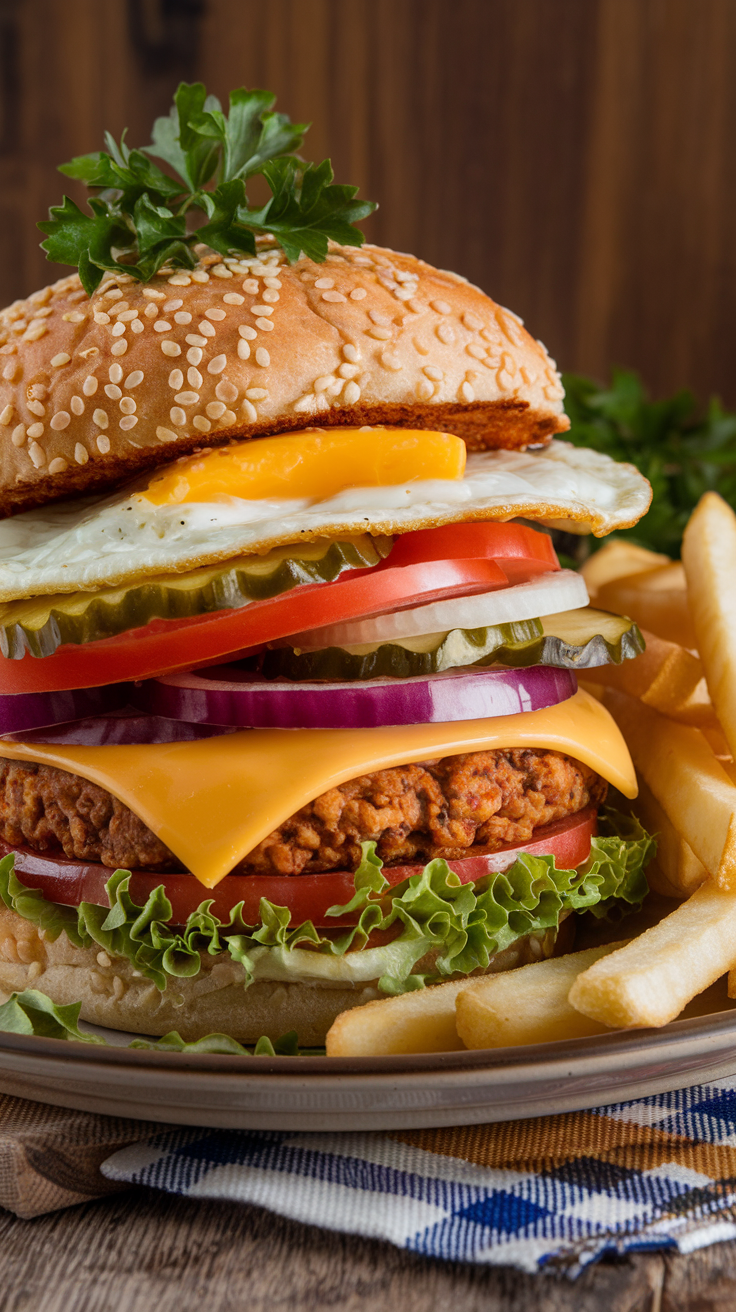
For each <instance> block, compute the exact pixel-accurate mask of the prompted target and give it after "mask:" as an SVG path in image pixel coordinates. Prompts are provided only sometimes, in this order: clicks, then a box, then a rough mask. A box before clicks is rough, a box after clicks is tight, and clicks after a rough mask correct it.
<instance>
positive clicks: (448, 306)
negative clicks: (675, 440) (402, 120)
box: [0, 245, 569, 516]
mask: <svg viewBox="0 0 736 1312" xmlns="http://www.w3.org/2000/svg"><path fill="white" fill-rule="evenodd" d="M562 396H563V392H562V386H561V384H560V380H559V376H558V374H557V372H556V368H555V365H554V362H553V361H552V360H551V359H550V357H549V356H548V355H547V353H546V351H545V349H544V347H543V346H542V345H541V344H540V343H538V342H535V341H534V340H533V339H532V338H531V337H530V336H529V334H528V333H527V332H526V331H525V329H524V328H523V327H522V325H521V321H520V320H519V319H518V318H517V317H516V315H514V314H512V313H511V312H510V311H508V310H504V309H502V308H501V307H500V306H498V305H496V304H495V302H494V301H492V300H491V299H490V298H489V297H488V296H485V295H484V293H483V292H481V291H479V290H478V288H476V287H473V286H471V285H470V284H469V283H468V282H466V281H465V280H464V279H463V278H460V277H459V276H458V275H457V274H454V273H446V272H443V271H440V270H437V269H434V268H432V267H431V265H428V264H425V263H423V261H421V260H418V259H415V258H414V256H411V255H399V254H396V253H394V252H393V251H388V250H383V249H382V248H380V247H375V246H364V247H363V248H362V249H361V250H356V249H353V248H352V247H341V246H336V245H335V246H333V247H332V248H331V251H330V254H329V255H328V257H327V261H326V262H325V263H324V264H315V263H314V262H313V261H312V260H309V259H306V258H303V259H300V260H299V261H298V262H297V263H296V264H293V265H289V264H288V263H286V261H285V257H284V255H283V252H282V251H281V250H280V249H279V248H275V247H270V246H268V245H264V246H263V247H261V250H260V253H259V257H258V258H257V259H253V260H242V261H236V260H225V261H224V262H223V261H222V260H221V259H220V257H219V256H216V255H213V254H203V255H202V256H201V258H200V261H199V264H198V266H197V268H196V269H195V270H193V271H192V272H191V273H190V272H184V271H177V272H172V271H171V270H168V271H166V272H163V271H162V272H161V273H159V275H158V276H157V277H155V278H154V279H153V280H152V281H151V282H150V283H146V284H140V283H137V282H135V281H134V280H133V279H132V278H129V277H128V276H122V277H113V276H112V275H108V276H106V277H105V279H104V280H103V283H102V284H101V286H100V288H99V289H98V291H97V292H95V294H94V295H93V296H92V297H88V296H87V294H86V293H85V292H84V290H83V289H82V287H81V286H80V283H79V278H78V277H77V275H76V274H74V275H72V276H71V277H69V278H64V279H62V280H61V281H60V282H57V283H55V284H54V285H53V286H52V287H46V288H44V290H43V291H39V292H35V293H34V294H33V295H32V296H30V297H29V298H28V300H26V301H16V302H15V304H14V305H11V306H10V307H9V308H8V309H7V310H4V311H2V312H1V313H0V449H1V450H2V465H1V467H0V516H6V515H12V514H16V513H17V512H18V511H21V510H26V509H30V508H31V507H33V506H39V505H43V504H45V503H46V502H49V501H53V500H56V499H58V498H61V497H68V496H71V495H77V494H79V493H84V492H91V491H93V490H95V491H100V490H104V489H105V488H108V487H113V486H115V485H116V484H117V483H119V482H121V481H122V480H124V479H126V478H129V477H131V476H132V475H134V474H136V473H137V472H138V471H141V470H144V469H149V468H152V467H153V466H155V465H160V464H164V463H166V462H167V461H170V460H173V459H175V458H176V457H177V456H179V455H182V454H185V453H186V452H189V451H192V450H193V449H195V448H197V447H202V446H203V445H206V446H213V445H221V444H222V443H224V442H227V441H229V440H230V439H232V438H239V439H242V438H251V437H258V436H262V435H264V434H267V433H278V432H284V431H293V430H295V429H299V428H306V427H312V426H314V425H315V423H318V424H319V425H320V426H322V427H325V426H327V425H331V424H341V425H351V426H354V425H358V426H360V425H363V424H385V425H396V426H400V427H405V428H425V429H435V430H441V431H445V432H450V433H456V434H457V435H458V436H460V437H462V438H464V439H465V441H466V443H467V445H468V448H469V449H470V450H484V449H492V448H503V449H523V448H525V447H526V446H528V445H530V444H538V443H546V442H547V441H549V439H550V438H551V436H552V435H553V434H554V433H561V432H564V431H565V430H566V429H567V428H568V427H569V422H568V419H567V417H566V415H565V413H564V411H563V408H562Z"/></svg>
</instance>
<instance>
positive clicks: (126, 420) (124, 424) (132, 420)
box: [118, 415, 138, 433]
mask: <svg viewBox="0 0 736 1312" xmlns="http://www.w3.org/2000/svg"><path fill="white" fill-rule="evenodd" d="M137 423H138V416H137V415H123V417H122V419H121V420H120V423H119V425H118V427H119V428H122V429H123V432H125V433H128V432H130V429H131V428H135V426H136V424H137Z"/></svg>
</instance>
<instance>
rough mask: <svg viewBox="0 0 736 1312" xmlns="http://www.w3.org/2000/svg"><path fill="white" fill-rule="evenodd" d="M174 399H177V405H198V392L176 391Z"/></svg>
mask: <svg viewBox="0 0 736 1312" xmlns="http://www.w3.org/2000/svg"><path fill="white" fill-rule="evenodd" d="M174 400H175V401H178V402H179V405H198V404H199V392H178V393H177V395H176V396H175V397H174Z"/></svg>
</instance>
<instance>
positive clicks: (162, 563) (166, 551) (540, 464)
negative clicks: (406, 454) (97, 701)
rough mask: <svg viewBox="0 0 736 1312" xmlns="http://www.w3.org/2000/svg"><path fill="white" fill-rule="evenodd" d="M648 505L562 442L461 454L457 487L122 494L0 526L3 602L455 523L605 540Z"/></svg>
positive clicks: (618, 468) (638, 485)
mask: <svg viewBox="0 0 736 1312" xmlns="http://www.w3.org/2000/svg"><path fill="white" fill-rule="evenodd" d="M650 500H651V488H650V486H649V483H648V482H647V480H646V479H645V478H643V477H642V475H641V474H640V473H639V472H638V470H636V469H635V468H634V466H633V465H626V464H619V463H617V462H616V461H613V460H611V459H609V457H608V456H604V455H600V454H599V453H598V452H595V451H590V450H587V449H579V448H577V447H574V446H571V445H570V443H568V442H551V443H550V445H549V446H547V447H545V448H544V449H542V450H539V451H526V452H523V451H484V452H480V453H476V454H472V455H469V456H468V462H467V467H466V470H465V476H464V478H462V479H458V480H453V479H431V480H420V481H417V482H416V483H406V484H402V485H400V486H398V485H396V486H389V487H368V488H350V489H349V490H347V491H344V492H340V493H338V495H337V496H332V497H327V498H325V499H324V500H313V499H298V498H284V499H278V500H270V501H248V500H245V499H243V498H241V497H218V498H217V499H216V500H213V501H208V502H184V503H182V504H179V505H164V506H156V505H154V504H153V503H152V502H150V501H148V500H147V499H146V498H145V497H144V496H142V495H141V493H140V492H131V490H130V487H128V488H126V489H122V490H121V491H119V492H117V493H115V494H114V495H112V496H108V497H105V498H89V497H88V498H85V499H81V500H75V501H67V502H60V503H58V504H54V505H48V506H43V507H41V508H40V509H38V510H29V511H26V512H25V514H22V515H17V516H15V517H14V518H12V519H6V520H3V521H2V522H0V601H11V600H14V599H16V598H20V597H34V596H43V595H45V594H48V593H54V592H78V591H94V590H95V589H96V588H101V587H105V586H108V585H110V584H118V583H125V582H127V581H128V580H129V579H134V578H140V577H142V576H146V575H153V574H161V573H164V572H166V571H171V572H184V571H186V570H189V569H195V568H196V567H197V566H199V565H205V564H209V563H211V562H214V561H218V560H227V559H229V558H230V557H232V556H236V555H242V554H260V553H263V552H266V551H269V550H270V549H271V548H272V547H275V546H280V545H282V544H284V543H292V542H294V543H298V542H300V541H311V540H312V539H314V538H317V537H324V536H325V535H327V536H330V537H337V536H339V535H340V534H350V533H365V532H371V533H386V534H390V533H402V532H407V531H409V530H411V529H419V528H428V527H431V526H434V525H438V524H448V523H453V522H456V521H460V520H472V519H482V520H508V519H513V518H515V517H517V516H521V517H524V518H525V519H531V520H535V521H537V522H538V523H541V524H545V525H547V526H550V527H558V528H564V529H567V530H569V531H571V532H574V533H589V532H592V533H594V534H595V535H596V536H597V537H602V536H603V535H604V534H606V533H610V532H612V531H613V530H614V529H622V528H626V527H629V526H630V525H631V524H635V523H636V522H637V520H639V519H640V518H641V516H642V515H643V514H644V513H645V511H646V510H647V507H648V505H649V502H650Z"/></svg>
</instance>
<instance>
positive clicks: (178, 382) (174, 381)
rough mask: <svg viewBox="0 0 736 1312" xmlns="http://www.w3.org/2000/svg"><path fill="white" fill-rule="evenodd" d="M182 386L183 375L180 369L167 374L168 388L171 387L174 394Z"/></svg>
mask: <svg viewBox="0 0 736 1312" xmlns="http://www.w3.org/2000/svg"><path fill="white" fill-rule="evenodd" d="M183 386H184V375H183V373H182V371H181V369H172V370H171V373H170V374H169V387H173V389H174V391H175V392H178V391H179V389H180V388H182V387H183Z"/></svg>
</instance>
